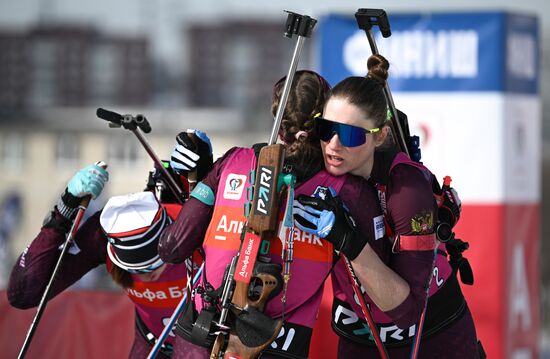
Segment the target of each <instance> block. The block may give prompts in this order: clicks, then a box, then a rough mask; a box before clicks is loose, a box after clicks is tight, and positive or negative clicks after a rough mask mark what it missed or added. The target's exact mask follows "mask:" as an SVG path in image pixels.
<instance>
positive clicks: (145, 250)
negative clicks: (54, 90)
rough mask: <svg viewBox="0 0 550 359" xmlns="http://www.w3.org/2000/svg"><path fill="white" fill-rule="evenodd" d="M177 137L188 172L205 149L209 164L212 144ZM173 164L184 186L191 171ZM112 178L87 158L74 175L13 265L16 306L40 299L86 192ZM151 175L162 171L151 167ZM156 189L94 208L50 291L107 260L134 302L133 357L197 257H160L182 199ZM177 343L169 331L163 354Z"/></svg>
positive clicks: (94, 192) (173, 302) (149, 340)
mask: <svg viewBox="0 0 550 359" xmlns="http://www.w3.org/2000/svg"><path fill="white" fill-rule="evenodd" d="M182 134H185V133H182ZM182 134H180V135H178V136H181V135H182ZM202 138H206V137H204V136H203V137H201V138H200V140H201V141H203V139H202ZM206 140H207V138H206ZM178 142H179V143H180V144H179V145H177V146H176V149H178V150H179V152H181V153H185V154H186V155H187V157H188V158H187V160H186V164H185V165H184V164H183V163H179V164H177V167H178V168H179V169H180V170H181V171H182V172H181V173H182V174H183V173H184V171H189V170H193V169H194V167H196V166H197V163H199V162H200V160H199V157H201V156H199V154H202V157H204V158H210V164H208V163H203V166H208V167H210V166H211V164H212V162H211V151H210V153H202V152H200V151H198V152H199V154H197V153H195V152H194V151H196V148H187V150H184V148H183V146H184V145H182V144H181V142H180V141H178ZM189 142H190V141H189ZM208 142H209V140H208ZM178 146H179V147H178ZM203 147H204V146H203ZM201 163H202V162H201ZM206 171H207V170H201V171H197V172H199V173H205V172H206ZM169 172H172V175H173V176H174V178H175V179H176V181H180V183H181V185H182V189H184V188H188V184H186V183H185V182H186V181H187V180H186V179H185V177H183V176H181V175H179V174H176V173H174V172H173V171H172V169H171V168H169ZM108 178H109V175H108V173H107V171H106V170H105V169H103V168H101V167H99V166H98V165H90V166H87V167H85V168H83V169H81V170H80V171H78V172H77V173H76V174H75V175H74V176H73V177H72V178H71V180H70V181H69V183H68V186H67V188H66V190H65V192H64V193H63V195H62V196H61V198H60V199H59V200H58V202H57V204H56V206H55V207H54V209H53V210H52V211H51V212H50V214H49V215H48V217H47V218H46V220H45V221H44V224H43V227H42V228H41V230H40V233H39V234H38V236H37V237H36V238H35V239H34V240H33V241H32V243H31V244H30V245H29V246H28V247H27V249H25V251H24V252H23V253H22V254H21V256H20V257H19V258H18V260H17V262H16V264H15V266H14V268H13V269H12V272H11V277H10V281H9V284H8V288H7V296H8V300H9V302H10V304H11V305H12V306H14V307H16V308H19V309H27V308H31V307H34V306H37V305H38V303H39V301H40V299H41V297H42V294H43V293H44V290H45V287H46V285H47V283H48V281H49V279H50V277H51V274H52V268H53V267H54V265H55V263H56V262H57V259H58V257H59V254H60V250H59V248H60V246H61V245H62V244H63V243H64V242H65V236H66V235H67V233H68V232H69V230H70V227H71V225H72V221H73V220H74V218H75V216H76V212H77V210H78V205H79V203H80V201H81V200H82V198H83V197H84V196H88V195H91V196H92V197H93V198H97V197H98V196H99V195H100V194H101V192H102V190H103V187H104V185H105V182H107V181H108ZM151 178H157V179H158V176H156V175H155V174H154V173H153V175H152V176H151V175H150V179H151ZM164 187H166V186H164ZM154 191H155V186H154V185H151V186H150V187H149V188H148V189H147V190H146V191H144V192H138V193H133V194H129V195H124V196H116V197H112V198H110V199H109V201H108V202H107V204H106V205H105V207H104V208H103V209H102V210H101V211H98V212H96V213H94V214H93V215H91V216H90V218H88V219H87V220H86V222H84V223H83V224H82V225H81V226H80V228H79V229H78V231H77V233H76V235H75V237H74V242H73V243H72V244H71V245H70V247H69V249H68V252H67V254H66V255H65V256H64V258H63V261H62V263H61V267H60V270H59V271H58V273H57V276H56V279H55V281H54V282H53V285H52V291H51V295H50V298H51V297H54V296H56V295H57V294H59V293H61V292H62V291H64V290H65V289H66V288H68V287H70V286H71V285H72V284H74V283H75V282H77V281H78V280H79V279H80V278H81V277H82V276H84V275H85V274H86V273H88V272H89V271H91V270H92V269H94V268H95V267H97V266H99V265H102V264H105V266H106V268H107V270H108V271H109V273H110V275H111V277H112V279H113V281H114V282H115V283H117V284H118V285H120V286H121V287H122V288H124V290H125V291H126V293H127V295H128V297H129V299H130V300H131V301H132V302H133V303H134V306H135V309H136V314H135V318H136V321H135V322H136V325H135V339H134V343H133V346H132V348H131V350H130V353H129V356H128V357H129V358H145V357H146V356H147V354H148V353H149V351H150V350H151V348H152V346H153V345H154V343H155V340H156V338H157V337H158V336H159V335H160V333H161V332H162V330H163V329H164V324H165V321H168V319H169V318H170V316H171V315H172V312H173V311H174V308H175V307H176V306H177V304H178V303H179V301H180V300H181V296H182V293H183V291H185V286H186V281H187V269H186V266H187V265H191V261H189V262H187V263H182V264H176V265H172V264H165V263H164V262H163V261H162V260H161V259H160V257H159V255H158V239H159V236H160V233H161V232H162V230H163V229H164V228H165V227H166V226H167V225H168V224H169V223H171V222H172V220H173V219H174V218H175V217H176V216H177V214H178V213H179V210H180V209H181V205H179V204H178V203H177V202H176V201H175V197H174V196H173V195H170V194H166V193H162V192H161V193H160V194H159V197H160V198H161V201H162V203H161V202H159V200H157V198H156V197H155V194H154ZM194 259H195V260H194V263H195V264H197V262H199V261H200V257H196V258H194ZM175 283H177V285H176V284H175ZM171 351H172V338H168V339H167V340H166V342H165V344H164V345H163V346H162V348H161V349H160V352H159V354H158V356H157V357H158V358H169V357H170V355H171Z"/></svg>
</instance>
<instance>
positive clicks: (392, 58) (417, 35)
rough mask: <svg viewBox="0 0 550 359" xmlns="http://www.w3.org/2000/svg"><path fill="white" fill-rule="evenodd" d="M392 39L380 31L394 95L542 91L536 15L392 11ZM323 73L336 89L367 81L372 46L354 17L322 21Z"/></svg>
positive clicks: (380, 47)
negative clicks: (354, 79) (350, 80)
mask: <svg viewBox="0 0 550 359" xmlns="http://www.w3.org/2000/svg"><path fill="white" fill-rule="evenodd" d="M388 17H389V20H390V26H391V30H392V35H391V37H389V38H382V36H381V35H380V31H379V29H378V28H377V27H373V33H374V34H375V38H376V44H377V46H378V50H379V52H380V53H381V54H382V55H384V57H386V58H387V59H388V60H389V62H390V87H391V89H392V90H394V91H414V92H418V91H426V92H427V91H500V92H522V93H538V74H539V31H538V22H537V18H536V17H534V16H523V15H514V14H509V13H505V12H480V13H448V14H447V13H435V14H389V15H388ZM319 33H320V43H319V44H320V57H321V61H320V64H321V69H320V71H321V73H322V74H323V75H324V76H326V78H327V80H329V82H330V83H331V84H333V85H334V84H336V83H337V82H338V81H340V80H342V79H343V78H345V77H348V76H365V75H366V74H367V59H368V57H369V56H370V55H371V50H370V46H369V44H368V40H367V37H366V35H365V32H364V31H363V30H360V29H359V28H358V26H357V23H356V21H355V18H354V17H353V16H339V15H329V16H326V17H323V18H321V20H320V22H319Z"/></svg>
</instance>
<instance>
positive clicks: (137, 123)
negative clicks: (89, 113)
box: [96, 108, 186, 204]
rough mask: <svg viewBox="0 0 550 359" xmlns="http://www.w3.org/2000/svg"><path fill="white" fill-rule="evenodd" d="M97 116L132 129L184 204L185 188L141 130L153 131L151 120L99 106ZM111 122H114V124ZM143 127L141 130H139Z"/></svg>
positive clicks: (118, 125) (110, 122)
mask: <svg viewBox="0 0 550 359" xmlns="http://www.w3.org/2000/svg"><path fill="white" fill-rule="evenodd" d="M96 115H97V117H99V118H101V119H103V120H106V121H109V126H110V127H121V126H122V127H124V128H125V129H127V130H130V131H132V132H133V133H134V134H135V135H136V137H137V139H138V141H139V142H140V143H141V144H142V145H143V148H145V151H146V152H147V154H148V155H149V156H150V157H151V159H152V160H153V162H154V163H155V165H156V166H157V168H158V169H159V171H160V172H161V173H162V175H163V176H164V178H166V184H167V185H168V188H170V190H171V191H172V193H173V194H174V196H175V197H176V199H177V200H178V201H179V203H180V204H183V203H184V202H185V199H186V197H185V194H184V193H183V190H182V189H181V188H180V186H178V184H177V183H176V181H175V180H174V178H173V177H172V176H171V175H170V173H168V170H167V169H166V168H164V165H163V164H162V161H161V160H160V159H159V158H158V156H157V154H156V153H155V151H153V148H152V147H151V146H150V145H149V143H148V142H147V140H146V139H145V137H144V136H143V134H142V133H141V131H143V132H145V133H149V132H151V125H150V124H149V121H147V119H146V118H145V116H143V115H137V116H132V115H125V116H122V115H120V114H118V113H116V112H113V111H109V110H105V109H103V108H98V109H97V111H96ZM111 124H114V126H112V125H111ZM140 129H141V131H139V130H140Z"/></svg>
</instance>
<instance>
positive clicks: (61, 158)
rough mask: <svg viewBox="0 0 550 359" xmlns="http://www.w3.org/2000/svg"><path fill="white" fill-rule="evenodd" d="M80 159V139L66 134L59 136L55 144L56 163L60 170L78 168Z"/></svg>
mask: <svg viewBox="0 0 550 359" xmlns="http://www.w3.org/2000/svg"><path fill="white" fill-rule="evenodd" d="M79 157H80V143H79V137H78V136H76V135H75V134H69V133H64V134H61V135H59V136H58V138H57V141H56V144H55V163H56V165H57V167H58V168H76V167H78V163H79V162H78V160H79Z"/></svg>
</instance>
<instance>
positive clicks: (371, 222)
mask: <svg viewBox="0 0 550 359" xmlns="http://www.w3.org/2000/svg"><path fill="white" fill-rule="evenodd" d="M284 80H285V79H284V78H283V79H281V80H280V81H279V82H277V84H276V85H275V87H274V93H273V102H272V111H271V112H272V115H273V116H274V115H275V113H276V111H277V108H278V106H279V101H280V98H281V94H282V91H283V86H284ZM329 91H330V88H329V86H328V84H327V82H326V81H325V80H324V79H323V78H322V77H321V76H319V75H318V74H316V73H314V72H311V71H298V72H296V74H295V77H294V81H293V85H292V88H291V91H290V94H289V97H288V103H287V105H286V108H285V111H284V115H283V120H282V124H281V129H280V131H279V139H280V141H281V142H282V143H283V144H284V147H285V162H284V167H285V170H286V171H291V172H293V173H294V174H295V175H296V177H297V184H296V187H295V193H296V195H300V194H302V195H307V196H311V195H316V196H319V197H326V196H329V195H330V188H331V187H332V188H333V189H334V190H335V193H336V192H337V193H338V195H339V196H340V197H342V198H344V199H345V200H348V201H349V202H350V203H351V202H353V203H351V204H353V205H354V206H353V207H351V208H350V211H351V212H352V213H353V214H354V215H356V218H355V219H356V221H357V222H358V224H359V225H361V226H362V228H364V233H365V238H366V239H370V240H372V241H374V240H376V239H379V238H381V237H382V236H383V230H382V231H380V230H378V231H376V230H375V227H376V224H377V223H378V224H382V225H383V220H382V211H381V209H380V206H379V205H378V199H377V197H376V191H375V190H374V188H373V187H372V186H370V185H368V184H366V183H365V182H364V181H362V180H361V179H360V178H358V177H354V176H339V177H334V176H330V175H329V174H328V173H327V172H326V171H325V170H324V168H323V154H322V152H321V148H320V146H319V138H318V137H317V135H316V132H315V129H314V119H313V117H314V115H315V114H316V113H318V112H321V111H322V109H323V106H324V103H325V99H326V97H327V95H328V93H329ZM255 152H256V151H255V149H254V148H242V147H235V148H233V149H231V150H229V151H228V152H227V153H226V154H225V155H224V156H223V157H222V158H220V159H219V160H218V161H216V162H215V163H214V166H213V168H212V170H211V171H210V173H209V174H208V175H207V176H206V177H205V179H204V180H203V181H202V183H199V184H198V185H197V188H196V189H195V191H193V193H192V194H191V198H190V199H189V201H187V202H186V203H185V205H184V206H183V208H182V211H181V212H180V214H179V216H178V218H177V219H176V221H175V222H174V223H173V224H172V225H170V226H169V227H168V228H167V229H166V230H165V231H164V232H163V233H162V236H161V239H160V244H159V253H160V254H161V257H162V258H163V259H164V260H165V261H167V262H179V261H181V260H182V259H184V258H186V257H187V256H188V255H189V253H191V251H192V250H193V249H194V248H196V247H197V246H200V245H202V246H203V248H204V251H205V255H206V260H205V269H204V273H206V275H205V276H203V278H201V281H200V283H199V286H200V288H203V289H201V290H200V291H199V290H197V291H196V294H195V296H194V301H192V302H190V303H189V306H188V307H187V308H186V310H185V311H184V313H183V315H182V316H181V317H180V318H179V319H178V323H177V325H176V329H175V332H176V334H177V335H178V336H177V337H176V339H175V342H174V357H175V356H177V357H178V358H179V357H181V358H209V357H210V351H211V348H212V344H213V338H215V337H216V335H215V332H216V331H218V330H220V327H219V326H217V325H216V324H210V323H212V322H216V321H217V320H218V318H219V314H220V312H219V310H220V306H219V301H217V300H215V299H213V298H219V296H220V294H221V288H223V284H222V279H223V275H224V272H225V270H226V267H227V266H228V264H229V263H230V261H231V259H232V257H233V256H234V255H235V254H236V253H237V251H238V249H239V245H240V243H241V232H240V230H239V224H240V228H242V226H243V224H244V222H245V221H246V217H245V216H244V211H243V207H244V205H245V203H246V201H247V194H246V193H247V190H246V188H247V187H248V185H247V181H248V180H247V177H248V174H249V171H250V170H253V169H255V168H256V154H255ZM354 199H356V200H357V201H356V202H354V201H353V200H354ZM285 204H286V206H288V201H287V199H286V198H281V206H280V207H281V210H280V213H279V215H280V217H279V218H280V219H282V218H283V212H284V211H285ZM365 204H369V205H368V206H365ZM371 204H372V205H371ZM281 222H282V220H281V221H280V222H279V231H278V233H277V237H278V238H274V239H273V240H272V241H271V247H270V250H269V252H268V253H267V255H268V256H269V258H270V259H271V263H275V264H277V265H279V264H284V263H283V260H282V258H281V257H282V256H281V243H282V241H286V240H288V238H289V236H290V238H293V252H292V257H293V261H292V263H290V279H289V281H288V286H287V288H286V291H285V290H281V291H280V293H279V294H278V295H277V296H275V297H274V298H272V299H270V300H269V301H268V302H267V305H266V308H265V314H266V315H268V316H269V317H271V318H275V319H283V320H284V322H283V329H282V330H281V331H280V332H279V335H278V336H277V338H276V339H275V341H274V342H273V343H271V345H269V346H268V347H267V349H265V350H264V351H263V352H262V354H261V357H262V358H273V357H276V358H294V359H300V358H307V357H308V354H309V343H310V339H311V333H312V328H313V326H314V323H315V320H316V318H317V314H318V310H319V306H320V302H321V298H322V294H323V285H324V281H325V279H326V278H327V277H328V275H329V274H330V271H331V269H332V267H333V259H334V257H333V248H332V245H331V244H330V243H329V242H327V241H322V240H320V239H319V238H318V237H317V236H312V235H310V234H307V233H304V232H302V231H300V230H299V229H298V228H294V227H293V225H292V221H290V226H291V227H292V229H291V228H289V227H283V224H282V223H281ZM377 234H378V237H377V236H376V235H377ZM257 263H258V262H257ZM283 267H284V266H283ZM280 272H281V269H280V268H279V274H281V273H280ZM283 297H284V301H283V300H282V299H283ZM231 313H232V312H231ZM206 315H211V316H210V317H206ZM212 315H213V318H212ZM202 318H207V320H204V321H203V320H202ZM208 318H211V319H208ZM233 320H237V319H236V318H235V317H234V316H233V314H230V318H229V319H228V322H229V323H231V322H232V321H233ZM205 322H206V323H208V325H206V327H207V328H206V333H204V334H200V333H203V332H204V327H205V325H204V323H205ZM237 323H238V322H237ZM237 325H238V324H237ZM231 328H232V329H234V328H235V327H231ZM258 332H261V331H260V330H258ZM251 335H253V334H252V333H251Z"/></svg>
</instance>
